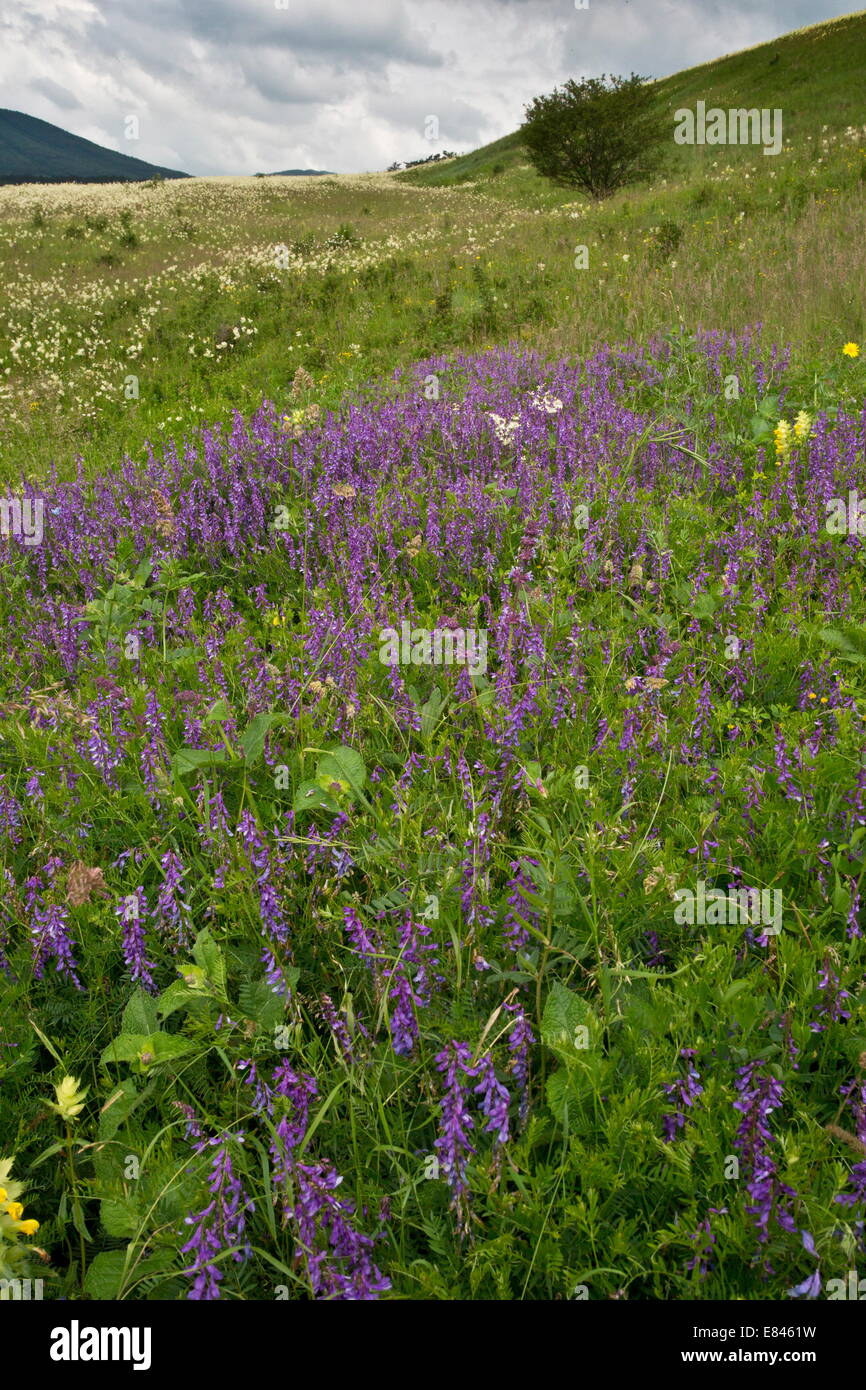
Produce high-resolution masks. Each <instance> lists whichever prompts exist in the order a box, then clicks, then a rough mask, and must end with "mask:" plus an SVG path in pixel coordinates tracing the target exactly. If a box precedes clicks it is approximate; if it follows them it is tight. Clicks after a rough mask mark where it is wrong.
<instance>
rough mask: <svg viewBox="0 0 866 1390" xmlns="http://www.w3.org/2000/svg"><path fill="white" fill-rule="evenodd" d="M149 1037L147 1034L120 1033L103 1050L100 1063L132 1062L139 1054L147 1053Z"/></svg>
mask: <svg viewBox="0 0 866 1390" xmlns="http://www.w3.org/2000/svg"><path fill="white" fill-rule="evenodd" d="M148 1041H149V1035H148V1034H147V1033H121V1034H120V1036H119V1037H118V1038H115V1039H114V1042H110V1043H109V1044H108V1047H106V1048H103V1051H102V1055H101V1057H100V1059H99V1060H100V1062H101V1063H102V1065H103V1066H105V1064H106V1062H133V1061H135V1059H136V1058H137V1057H138V1055H139V1053H140V1052H147V1050H148V1046H147V1045H148Z"/></svg>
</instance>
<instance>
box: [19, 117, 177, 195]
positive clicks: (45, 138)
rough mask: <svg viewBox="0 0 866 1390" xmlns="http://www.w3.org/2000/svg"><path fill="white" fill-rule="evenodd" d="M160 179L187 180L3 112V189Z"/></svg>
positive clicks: (31, 119) (57, 128) (42, 123)
mask: <svg viewBox="0 0 866 1390" xmlns="http://www.w3.org/2000/svg"><path fill="white" fill-rule="evenodd" d="M157 174H161V175H162V177H163V178H166V179H187V178H189V174H182V173H180V172H179V171H178V170H177V169H161V168H159V167H158V165H156V164H148V163H146V161H145V160H143V159H133V158H132V157H131V156H130V155H126V154H118V153H117V152H116V151H115V150H106V149H104V148H103V146H102V145H95V144H94V143H93V141H92V140H82V138H81V136H80V135H70V133H69V131H68V130H61V129H60V126H56V125H52V124H51V122H50V121H40V120H38V119H37V117H36V116H26V115H25V114H24V112H23V111H5V110H2V109H0V184H3V183H126V182H132V181H136V182H138V181H141V180H144V179H152V178H154V177H155V175H157Z"/></svg>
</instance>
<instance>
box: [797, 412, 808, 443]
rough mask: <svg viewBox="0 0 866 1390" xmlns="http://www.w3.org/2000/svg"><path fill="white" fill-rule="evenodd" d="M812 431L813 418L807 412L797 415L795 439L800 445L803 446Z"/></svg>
mask: <svg viewBox="0 0 866 1390" xmlns="http://www.w3.org/2000/svg"><path fill="white" fill-rule="evenodd" d="M811 431H812V417H811V415H810V414H809V413H808V411H806V410H801V411H799V412H798V413H797V417H796V419H795V420H794V438H795V439H796V441H797V443H798V444H802V442H803V440H804V439H808V438H809V435H810V433H811Z"/></svg>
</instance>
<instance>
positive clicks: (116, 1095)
mask: <svg viewBox="0 0 866 1390" xmlns="http://www.w3.org/2000/svg"><path fill="white" fill-rule="evenodd" d="M143 1095H144V1092H143V1091H139V1090H138V1087H137V1086H136V1084H135V1082H134V1081H133V1079H132V1077H131V1076H128V1077H126V1078H125V1079H124V1080H123V1081H121V1082H120V1084H119V1086H116V1087H115V1088H114V1090H113V1091H112V1093H111V1095H110V1096H109V1097H108V1100H107V1101H106V1102H105V1104H104V1105H103V1107H102V1109H101V1110H100V1112H99V1137H100V1139H113V1138H114V1136H115V1134H116V1133H117V1131H118V1130H119V1129H120V1126H121V1125H122V1124H123V1122H124V1120H126V1119H127V1117H128V1116H129V1115H130V1114H131V1113H132V1111H133V1110H134V1109H135V1107H136V1106H137V1105H138V1104H139V1102H140V1101H141V1099H142V1097H143Z"/></svg>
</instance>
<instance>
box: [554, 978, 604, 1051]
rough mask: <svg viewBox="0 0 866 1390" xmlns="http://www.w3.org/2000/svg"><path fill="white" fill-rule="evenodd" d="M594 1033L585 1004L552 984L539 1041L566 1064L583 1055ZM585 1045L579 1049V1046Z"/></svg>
mask: <svg viewBox="0 0 866 1390" xmlns="http://www.w3.org/2000/svg"><path fill="white" fill-rule="evenodd" d="M597 1031H598V1021H597V1019H596V1017H595V1014H594V1013H593V1011H592V1009H591V1008H590V1006H589V1004H587V1002H586V1000H585V999H583V998H581V996H580V995H579V994H575V993H574V991H573V990H570V989H566V988H565V985H563V984H560V982H559V981H558V980H555V981H554V983H553V985H552V987H551V991H550V994H549V995H548V996H547V1002H546V1003H545V1005H544V1013H543V1015H542V1019H541V1040H542V1042H543V1043H544V1045H545V1047H549V1048H550V1049H551V1050H552V1051H553V1052H555V1053H556V1054H557V1055H558V1056H559V1057H562V1058H563V1059H564V1060H565V1061H567V1062H573V1061H575V1060H576V1059H577V1058H578V1056H579V1055H580V1054H582V1055H583V1058H584V1059H585V1058H586V1053H587V1051H588V1049H589V1047H590V1046H591V1045H592V1043H593V1040H594V1037H595V1035H596V1033H597ZM584 1042H585V1043H586V1045H585V1046H584V1045H582V1044H583V1043H584Z"/></svg>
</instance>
